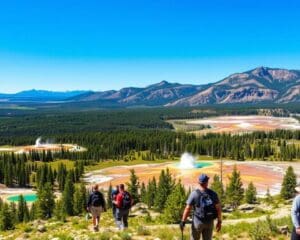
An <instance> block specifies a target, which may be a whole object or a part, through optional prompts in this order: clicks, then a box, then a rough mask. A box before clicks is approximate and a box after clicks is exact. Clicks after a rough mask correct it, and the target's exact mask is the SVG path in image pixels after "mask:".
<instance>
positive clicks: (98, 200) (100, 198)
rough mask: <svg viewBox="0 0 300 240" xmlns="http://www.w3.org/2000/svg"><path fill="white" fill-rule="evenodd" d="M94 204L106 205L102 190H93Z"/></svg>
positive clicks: (98, 205)
mask: <svg viewBox="0 0 300 240" xmlns="http://www.w3.org/2000/svg"><path fill="white" fill-rule="evenodd" d="M91 203H92V206H93V207H100V206H102V207H103V205H104V198H103V195H102V193H100V192H93V193H92V201H91Z"/></svg>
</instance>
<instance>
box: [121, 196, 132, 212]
mask: <svg viewBox="0 0 300 240" xmlns="http://www.w3.org/2000/svg"><path fill="white" fill-rule="evenodd" d="M121 208H122V209H126V210H128V209H130V208H131V196H130V194H129V193H128V192H123V193H122V206H121Z"/></svg>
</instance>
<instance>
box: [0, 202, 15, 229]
mask: <svg viewBox="0 0 300 240" xmlns="http://www.w3.org/2000/svg"><path fill="white" fill-rule="evenodd" d="M11 229H14V222H13V214H12V212H11V209H10V207H9V206H8V204H7V203H4V204H3V206H2V209H1V211H0V230H2V231H5V230H11Z"/></svg>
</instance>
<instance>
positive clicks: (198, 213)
mask: <svg viewBox="0 0 300 240" xmlns="http://www.w3.org/2000/svg"><path fill="white" fill-rule="evenodd" d="M196 192H197V194H198V198H197V199H198V202H197V203H196V206H195V209H194V216H195V217H197V218H198V219H199V220H200V221H202V222H209V221H211V220H214V219H216V218H217V217H218V213H217V209H216V205H215V203H214V201H213V200H212V198H211V196H210V194H208V193H207V192H201V191H200V190H199V189H197V190H196Z"/></svg>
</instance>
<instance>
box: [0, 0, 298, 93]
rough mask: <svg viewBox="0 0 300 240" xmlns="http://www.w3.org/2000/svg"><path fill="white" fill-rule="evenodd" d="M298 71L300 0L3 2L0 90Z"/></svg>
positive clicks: (109, 85) (195, 81)
mask: <svg viewBox="0 0 300 240" xmlns="http://www.w3.org/2000/svg"><path fill="white" fill-rule="evenodd" d="M257 66H270V67H283V68H290V69H300V1H299V0H276V1H275V0H272V1H270V0H223V1H221V0H206V1H204V0H172V1H171V0H108V1H105V0H86V1H84V0H44V1H41V0H36V1H33V0H26V1H24V0H7V1H1V2H0V92H16V91H20V90H25V89H32V88H35V89H47V90H73V89H87V90H88V89H89V90H107V89H119V88H121V87H124V86H146V85H148V84H153V83H156V82H159V81H161V80H167V81H170V82H180V83H193V84H203V83H207V82H214V81H218V80H220V79H222V78H224V77H226V76H227V75H228V74H231V73H234V72H241V71H246V70H249V69H252V68H255V67H257Z"/></svg>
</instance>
